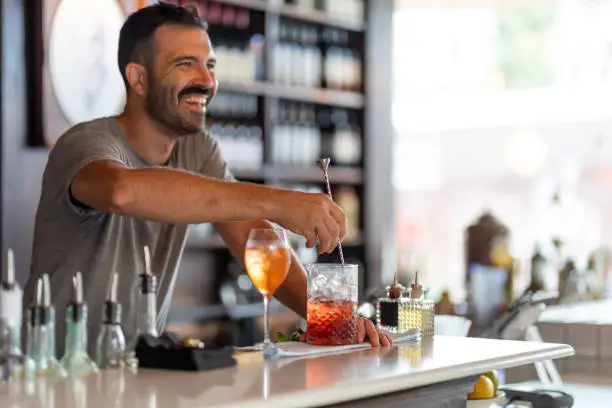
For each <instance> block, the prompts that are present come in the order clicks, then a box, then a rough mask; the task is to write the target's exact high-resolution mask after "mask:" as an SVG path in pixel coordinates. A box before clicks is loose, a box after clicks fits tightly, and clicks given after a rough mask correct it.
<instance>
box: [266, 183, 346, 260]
mask: <svg viewBox="0 0 612 408" xmlns="http://www.w3.org/2000/svg"><path fill="white" fill-rule="evenodd" d="M277 204H278V206H275V207H276V210H275V214H273V215H274V216H273V217H272V219H271V221H274V222H276V223H277V224H280V225H282V226H283V227H284V228H287V229H288V230H290V231H293V232H295V233H296V234H299V235H302V236H304V237H306V246H307V247H308V248H312V247H314V246H315V245H316V243H317V241H318V242H319V248H318V250H319V253H320V254H322V253H330V252H332V251H333V250H334V248H335V247H336V245H337V244H338V241H342V240H343V239H344V234H345V233H346V216H345V215H344V212H343V211H342V209H341V208H340V206H338V204H336V203H334V202H333V201H332V200H330V198H329V197H328V196H327V195H325V194H323V193H302V192H297V191H285V192H283V194H281V197H280V200H279V202H278V203H277Z"/></svg>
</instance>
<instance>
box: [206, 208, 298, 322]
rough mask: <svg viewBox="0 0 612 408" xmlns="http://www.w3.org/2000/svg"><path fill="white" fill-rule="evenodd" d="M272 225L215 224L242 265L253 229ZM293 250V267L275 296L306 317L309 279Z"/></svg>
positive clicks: (253, 223)
mask: <svg viewBox="0 0 612 408" xmlns="http://www.w3.org/2000/svg"><path fill="white" fill-rule="evenodd" d="M271 226H272V224H270V223H269V222H268V221H263V220H255V221H237V222H227V223H217V224H215V228H216V229H217V231H218V232H219V234H220V235H221V237H222V238H223V240H224V241H225V244H226V245H227V246H228V248H229V249H230V251H231V252H232V255H233V256H234V257H235V258H236V260H238V262H240V263H241V264H242V265H244V250H245V246H246V242H247V240H248V238H249V232H250V231H251V229H253V228H270V227H271ZM291 252H292V254H291V267H290V268H289V273H288V274H287V279H285V282H284V283H283V284H282V285H281V286H280V287H279V288H278V290H277V291H276V293H275V295H274V297H276V298H277V299H278V300H279V301H280V302H281V303H282V304H283V305H285V306H287V307H288V308H289V309H291V310H293V311H294V312H295V313H297V314H298V315H300V316H301V317H303V318H306V291H307V285H308V279H307V277H306V272H305V271H304V268H302V266H301V264H300V262H299V260H298V259H297V256H296V255H295V253H293V251H291Z"/></svg>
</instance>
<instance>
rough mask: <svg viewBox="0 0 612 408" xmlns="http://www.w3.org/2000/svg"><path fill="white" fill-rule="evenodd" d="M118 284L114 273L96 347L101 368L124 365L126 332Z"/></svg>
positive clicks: (97, 360)
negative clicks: (122, 326)
mask: <svg viewBox="0 0 612 408" xmlns="http://www.w3.org/2000/svg"><path fill="white" fill-rule="evenodd" d="M117 284H118V275H117V273H114V274H113V277H112V281H111V286H110V289H109V294H108V296H107V299H106V302H105V303H104V319H103V321H102V328H101V329H100V334H99V335H98V343H97V348H96V363H97V364H98V367H99V368H101V369H104V368H120V367H122V366H123V355H124V353H125V334H124V333H123V329H122V328H121V304H120V303H119V302H118V301H117Z"/></svg>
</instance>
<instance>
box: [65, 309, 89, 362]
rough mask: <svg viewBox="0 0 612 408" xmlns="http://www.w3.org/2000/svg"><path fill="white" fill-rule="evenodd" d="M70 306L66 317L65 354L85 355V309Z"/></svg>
mask: <svg viewBox="0 0 612 408" xmlns="http://www.w3.org/2000/svg"><path fill="white" fill-rule="evenodd" d="M78 307H79V308H80V310H75V309H74V306H70V307H69V309H68V313H67V315H66V354H68V355H72V356H74V355H79V354H87V308H86V307H85V306H84V305H79V306H78Z"/></svg>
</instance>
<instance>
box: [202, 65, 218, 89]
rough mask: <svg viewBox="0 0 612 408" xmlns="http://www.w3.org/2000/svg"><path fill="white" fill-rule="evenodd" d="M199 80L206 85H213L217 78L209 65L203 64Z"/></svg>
mask: <svg viewBox="0 0 612 408" xmlns="http://www.w3.org/2000/svg"><path fill="white" fill-rule="evenodd" d="M198 76H199V78H198V79H199V80H200V81H201V82H202V84H204V85H206V86H212V85H214V83H215V78H214V75H213V73H212V71H211V70H210V69H209V68H208V67H207V66H205V65H204V66H202V67H200V69H199V70H198Z"/></svg>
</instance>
